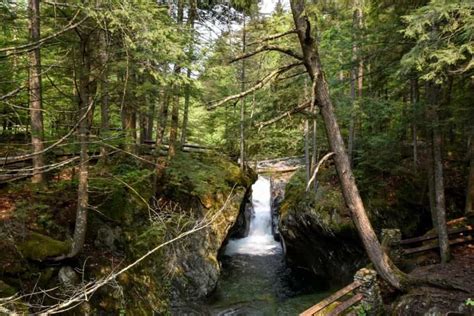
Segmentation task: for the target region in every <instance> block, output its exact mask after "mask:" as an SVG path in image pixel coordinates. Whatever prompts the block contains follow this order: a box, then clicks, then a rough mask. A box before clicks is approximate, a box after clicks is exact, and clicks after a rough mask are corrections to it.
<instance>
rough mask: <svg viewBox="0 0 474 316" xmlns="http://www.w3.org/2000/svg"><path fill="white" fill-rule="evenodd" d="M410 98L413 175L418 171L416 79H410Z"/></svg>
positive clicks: (417, 90) (417, 92)
mask: <svg viewBox="0 0 474 316" xmlns="http://www.w3.org/2000/svg"><path fill="white" fill-rule="evenodd" d="M410 96H411V105H412V116H413V119H412V137H413V138H412V139H413V169H414V171H415V174H416V173H417V169H418V141H417V130H416V112H417V111H416V107H417V104H418V102H419V96H420V93H419V89H418V79H417V78H412V79H410Z"/></svg>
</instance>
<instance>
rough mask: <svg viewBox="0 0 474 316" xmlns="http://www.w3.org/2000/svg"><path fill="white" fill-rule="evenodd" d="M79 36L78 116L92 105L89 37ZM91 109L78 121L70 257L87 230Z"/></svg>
mask: <svg viewBox="0 0 474 316" xmlns="http://www.w3.org/2000/svg"><path fill="white" fill-rule="evenodd" d="M83 36H84V37H81V40H80V52H81V55H80V56H81V61H80V65H79V91H78V92H79V98H78V101H79V117H80V118H82V117H84V116H85V115H86V113H87V111H88V110H89V107H90V106H92V102H93V99H92V98H91V82H90V70H91V60H90V59H91V52H90V45H89V38H87V37H85V35H83ZM92 117H93V110H90V111H89V113H87V117H86V119H83V120H82V121H81V122H80V123H79V143H80V163H79V185H78V188H77V211H76V224H75V228H74V237H73V241H72V246H71V251H70V252H69V254H68V255H67V256H68V257H70V258H72V257H75V256H76V255H77V254H79V253H80V252H81V251H82V248H83V247H84V243H85V240H86V231H87V213H88V212H87V210H88V207H89V192H88V182H89V170H88V168H89V154H88V149H89V132H90V126H91V124H92Z"/></svg>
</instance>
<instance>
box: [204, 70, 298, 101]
mask: <svg viewBox="0 0 474 316" xmlns="http://www.w3.org/2000/svg"><path fill="white" fill-rule="evenodd" d="M300 65H303V63H302V62H297V63H293V64H289V65H286V66H283V67H280V68H278V69H276V70H274V71H272V72H271V73H269V74H268V75H266V76H265V77H264V78H263V79H261V80H259V81H258V82H257V83H256V84H255V85H254V86H252V87H251V88H249V89H247V90H246V91H243V92H241V93H238V94H234V95H231V96H228V97H226V98H224V99H222V100H220V101H218V102H217V103H214V104H213V105H210V106H208V108H207V109H208V110H212V109H215V108H217V107H219V106H221V105H223V104H224V103H226V102H229V101H232V100H235V99H240V98H243V97H245V96H246V95H249V94H250V93H252V92H254V91H256V90H258V89H261V88H262V87H264V86H265V85H266V84H267V83H269V82H271V81H272V80H273V79H274V78H277V77H278V76H279V75H281V74H282V73H284V72H286V71H288V70H290V69H292V68H294V67H297V66H300Z"/></svg>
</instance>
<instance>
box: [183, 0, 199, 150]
mask: <svg viewBox="0 0 474 316" xmlns="http://www.w3.org/2000/svg"><path fill="white" fill-rule="evenodd" d="M189 4H190V6H189V10H188V26H189V31H190V32H191V43H190V45H189V51H188V55H189V56H188V58H189V61H190V62H192V61H193V54H194V48H193V45H194V20H195V19H196V15H197V11H196V10H197V0H190V2H189ZM186 77H187V78H188V80H190V79H191V69H190V68H188V69H187V70H186ZM190 101H191V87H190V85H189V83H188V84H186V86H185V87H184V111H183V125H182V128H181V141H180V144H181V148H182V147H183V146H184V144H185V143H186V137H187V132H188V117H189V104H190Z"/></svg>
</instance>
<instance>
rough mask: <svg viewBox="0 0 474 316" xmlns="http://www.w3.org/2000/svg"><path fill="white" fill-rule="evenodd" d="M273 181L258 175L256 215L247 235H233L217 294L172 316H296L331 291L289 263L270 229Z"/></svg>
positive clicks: (254, 192)
mask: <svg viewBox="0 0 474 316" xmlns="http://www.w3.org/2000/svg"><path fill="white" fill-rule="evenodd" d="M270 199H271V185H270V180H269V179H268V178H265V177H262V176H259V178H258V180H257V182H256V183H255V184H254V185H253V186H252V208H253V214H252V217H251V220H250V228H249V233H248V235H247V237H245V238H240V239H232V240H230V241H229V242H228V244H227V245H226V248H225V249H224V255H223V256H222V257H221V264H222V273H221V276H220V279H219V282H218V285H217V288H216V290H215V291H214V293H213V294H212V295H211V296H210V297H209V298H207V299H206V300H205V301H202V302H196V303H194V304H191V305H188V306H186V307H183V308H180V309H179V310H176V311H175V312H173V314H174V315H180V316H181V315H182V316H186V315H188V316H191V315H193V316H194V315H212V316H240V315H242V316H244V315H245V316H260V315H265V316H266V315H268V316H270V315H272V316H273V315H298V314H299V313H301V312H302V311H304V310H305V309H307V308H309V307H311V306H312V305H314V304H316V303H317V302H319V301H321V300H322V299H324V298H325V297H326V296H328V295H329V294H330V293H331V292H330V291H321V290H318V289H320V288H321V287H320V284H318V281H317V280H315V279H313V278H312V274H310V273H308V272H305V271H303V270H295V269H291V268H289V267H288V266H287V264H286V262H285V258H284V254H283V251H282V247H281V245H280V243H279V242H277V241H275V239H274V237H273V235H272V228H271V220H272V218H271V202H270V201H271V200H270Z"/></svg>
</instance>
